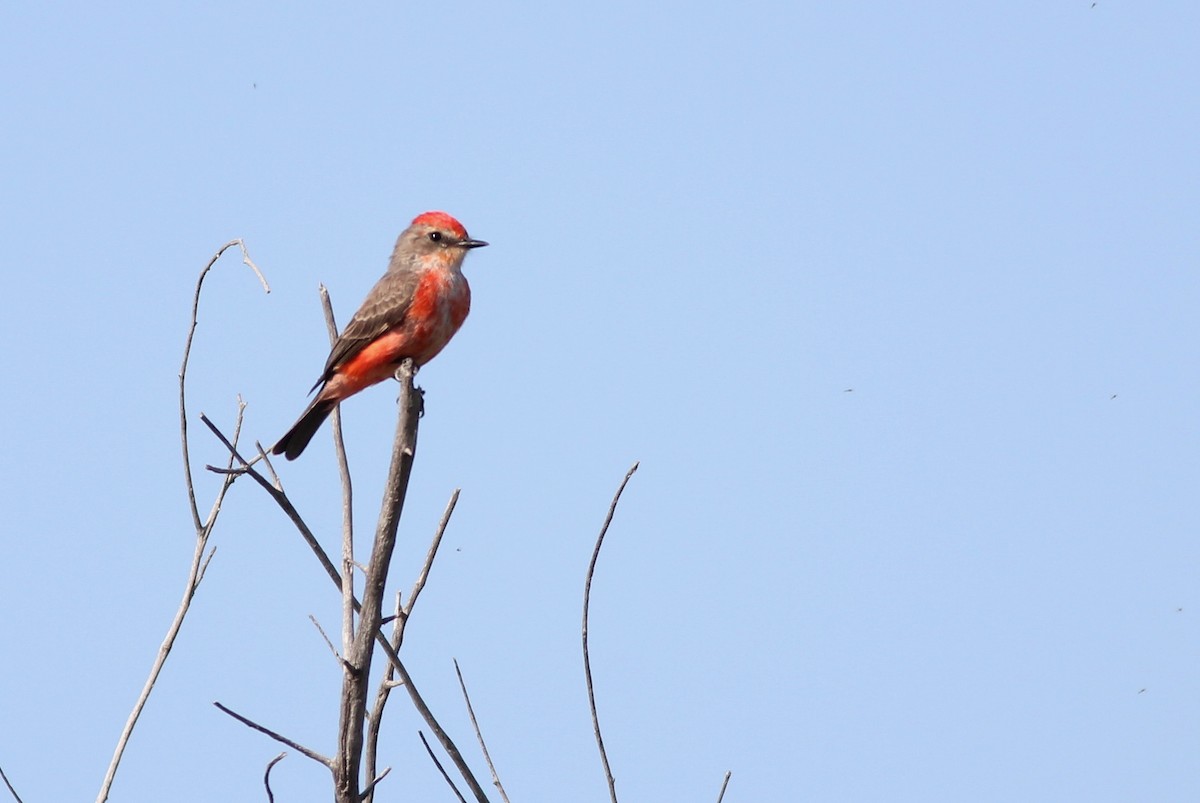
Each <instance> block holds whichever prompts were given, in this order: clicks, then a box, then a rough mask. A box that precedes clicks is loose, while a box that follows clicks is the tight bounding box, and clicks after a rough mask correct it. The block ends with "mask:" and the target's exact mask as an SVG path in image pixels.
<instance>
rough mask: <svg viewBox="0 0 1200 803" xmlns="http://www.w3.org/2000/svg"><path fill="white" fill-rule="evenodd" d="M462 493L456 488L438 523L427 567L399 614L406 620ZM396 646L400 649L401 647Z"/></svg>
mask: <svg viewBox="0 0 1200 803" xmlns="http://www.w3.org/2000/svg"><path fill="white" fill-rule="evenodd" d="M461 491H462V489H461V488H455V489H454V493H452V494H450V501H449V502H447V503H446V510H445V511H444V512H443V513H442V520H441V521H440V522H438V528H437V532H435V533H434V534H433V541H432V542H431V543H430V544H429V551H428V552H427V553H426V554H425V565H423V566H422V567H421V573H420V574H419V575H417V580H416V582H415V583H413V588H412V593H410V594H409V595H408V604H407V605H405V606H404V609H403V611H400V612H399V615H400V616H401V617H402V618H403V619H405V620H407V619H408V617H409V616H411V615H412V609H413V606H414V605H416V604H417V597H419V596H421V591H422V590H423V589H424V588H425V582H426V581H427V580H428V579H429V570H430V569H432V568H433V559H434V558H436V557H437V553H438V547H440V546H441V544H442V536H443V535H445V534H446V526H447V525H448V524H450V516H451V514H453V513H454V507H455V506H456V505H457V504H458V495H459V493H460V492H461ZM401 636H403V628H401ZM401 640H403V638H402V639H401ZM396 646H397V648H399V646H400V645H399V644H397V645H396Z"/></svg>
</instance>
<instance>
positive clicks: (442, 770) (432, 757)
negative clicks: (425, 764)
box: [417, 731, 467, 803]
mask: <svg viewBox="0 0 1200 803" xmlns="http://www.w3.org/2000/svg"><path fill="white" fill-rule="evenodd" d="M417 735H418V736H420V737H421V744H423V745H425V752H426V753H428V754H429V758H430V760H431V761H433V766H435V767H437V768H438V772H440V773H441V774H442V777H443V778H445V779H446V783H448V784H450V789H451V790H453V792H454V794H455V796H456V797H457V798H458V799H459V801H460V803H467V799H466V798H465V797H463V796H462V792H460V791H458V787H457V786H455V785H454V781H452V780H450V776H449V775H448V774H447V773H446V768H445V767H443V766H442V762H440V761H438V760H437V756H435V755H434V754H433V748H431V747H430V746H429V742H428V741H426V739H425V734H423V733H421V731H417Z"/></svg>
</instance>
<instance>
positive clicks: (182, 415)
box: [96, 239, 271, 803]
mask: <svg viewBox="0 0 1200 803" xmlns="http://www.w3.org/2000/svg"><path fill="white" fill-rule="evenodd" d="M235 245H236V246H237V247H238V248H240V249H241V251H242V262H243V263H244V264H246V265H247V266H248V267H249V268H250V269H251V270H253V271H254V274H255V275H256V276H257V277H258V280H259V281H260V282H261V283H262V286H263V290H264V291H266V292H268V293H270V292H271V288H270V286H269V285H268V284H267V280H266V279H265V278H264V277H263V275H262V272H261V271H260V270H259V269H258V266H257V265H255V264H254V261H253V260H251V259H250V254H249V252H248V251H247V250H246V244H245V243H244V242H242V240H240V239H238V240H231V241H230V242H228V243H226V244H225V245H223V246H221V248H220V249H218V250H217V252H216V253H215V254H213V256H212V258H211V259H210V260H209V261H208V264H207V265H205V266H204V269H203V270H201V271H200V276H199V277H198V278H197V279H196V290H195V293H194V294H193V296H192V316H191V322H190V324H189V326H188V334H187V339H186V341H185V343H184V347H183V361H182V363H181V365H180V368H179V439H180V444H181V447H182V450H183V474H184V481H185V485H186V486H187V496H188V507H189V509H190V510H191V514H192V523H193V526H194V528H195V534H196V546H195V549H194V551H193V554H192V563H191V567H190V568H189V570H188V577H187V581H186V583H185V584H184V591H183V599H182V601H181V602H180V604H179V608H178V610H177V611H176V612H175V618H174V619H173V620H172V622H171V625H170V626H169V627H168V628H167V634H166V636H165V637H164V639H163V642H162V644H161V645H160V646H159V648H158V654H157V656H156V657H155V659H154V663H153V665H152V666H151V668H150V675H149V677H148V678H147V679H146V683H145V685H143V687H142V691H141V694H139V695H138V699H137V701H136V702H135V703H134V706H133V710H132V711H131V712H130V714H129V719H128V720H127V721H126V722H125V727H124V729H123V730H122V731H121V736H120V737H119V738H118V740H117V746H116V749H115V750H114V751H113V757H112V761H110V762H109V765H108V769H107V771H106V772H105V774H104V780H103V782H102V783H101V785H100V792H99V794H98V795H97V796H96V801H97V803H104V801H106V800H108V795H109V792H110V791H111V789H112V784H113V780H114V779H115V778H116V774H117V767H118V766H120V764H121V756H122V755H124V753H125V747H126V745H128V743H129V738H130V736H131V735H132V734H133V729H134V726H136V725H137V721H138V718H139V717H140V716H141V714H142V710H143V709H144V708H145V707H146V702H147V700H149V699H150V693H151V692H152V691H153V690H154V684H155V683H156V682H157V681H158V676H159V674H160V673H161V672H162V668H163V666H164V664H166V661H167V656H168V655H170V653H171V648H172V647H173V646H174V644H175V639H176V637H177V636H178V635H179V631H180V629H181V628H182V627H183V621H184V619H185V618H186V617H187V613H188V610H189V609H190V608H191V604H192V599H193V598H194V597H195V595H196V590H197V589H198V588H199V587H200V583H201V581H202V580H203V579H204V573H205V571H206V570H207V569H208V563H209V561H210V560H212V556H213V554H214V553H215V551H216V549H215V547H214V548H213V550H211V551H208V549H207V548H208V539H209V536H210V535H212V531H213V527H214V526H215V525H216V523H217V516H218V515H219V514H220V512H221V503H222V502H223V501H224V499H225V494H226V493H227V492H228V491H229V488H230V486H231V485H233V482H234V480H235V479H236V475H234V474H226V475H225V477H224V479H223V480H222V482H221V487H220V489H219V490H218V491H217V494H216V499H215V500H214V501H213V506H212V509H211V510H210V511H209V513H208V517H207V518H206V519H203V520H201V518H200V510H199V508H198V507H197V505H196V486H195V483H194V482H193V480H192V465H191V456H190V454H189V450H188V415H187V393H186V388H187V368H188V361H189V360H190V358H191V354H192V342H193V340H194V339H195V335H196V327H197V323H198V320H199V311H200V293H201V290H202V289H203V287H204V278H205V277H206V276H207V275H208V272H209V271H210V270H212V267H213V266H214V265H215V264H216V263H217V260H218V259H220V258H221V255H222V254H224V253H225V252H226V251H227V250H229V249H230V248H232V247H234V246H235ZM245 410H246V403H245V402H244V401H242V399H241V398H240V397H239V398H238V412H237V422H236V424H235V425H234V431H233V441H232V443H230V444H228V445H229V447H230V451H231V455H230V458H229V463H228V468H232V467H233V460H234V457H233V454H232V453H234V452H236V445H237V441H238V438H239V437H240V435H241V431H242V419H243V416H244V413H245ZM206 551H208V554H207V557H206V556H205V552H206Z"/></svg>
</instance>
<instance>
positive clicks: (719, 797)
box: [717, 770, 733, 803]
mask: <svg viewBox="0 0 1200 803" xmlns="http://www.w3.org/2000/svg"><path fill="white" fill-rule="evenodd" d="M731 777H733V771H732V770H731V771H728V772H726V773H725V780H724V782H723V783H722V784H721V794H719V795H717V803H721V801H722V800H724V799H725V789H726V787H728V786H729V779H730V778H731Z"/></svg>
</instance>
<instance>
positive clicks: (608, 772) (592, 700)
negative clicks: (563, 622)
mask: <svg viewBox="0 0 1200 803" xmlns="http://www.w3.org/2000/svg"><path fill="white" fill-rule="evenodd" d="M637 470H638V464H637V463H634V464H633V466H632V467H631V468H630V469H629V471H627V472H625V479H623V480H621V485H620V487H619V488H617V493H616V494H615V495H614V496H613V500H612V504H611V505H609V506H608V515H607V516H605V517H604V524H603V526H601V528H600V536H599V537H598V538H597V539H596V548H595V549H593V550H592V560H591V562H590V563H588V570H587V578H586V579H585V580H584V583H583V674H584V676H585V677H586V678H587V693H588V707H589V708H591V711H592V730H593V731H595V733H596V746H597V747H599V748H600V763H601V764H603V765H604V777H605V779H606V780H607V781H608V794H609V797H610V798H612V803H617V782H616V779H614V778H613V774H612V769H611V768H610V767H609V765H608V753H607V752H606V751H605V749H604V737H603V736H601V735H600V718H599V716H597V714H596V693H595V691H594V690H593V687H592V662H591V658H589V656H588V607H589V605H590V604H591V598H592V577H593V575H595V573H596V559H597V558H599V557H600V547H601V546H603V544H604V536H605V535H606V534H607V533H608V525H609V524H611V523H612V519H613V514H614V513H616V511H617V503H618V502H620V501H621V494H622V493H624V491H625V486H626V485H628V484H629V478H630V477H632V476H633V473H634V472H635V471H637Z"/></svg>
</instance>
